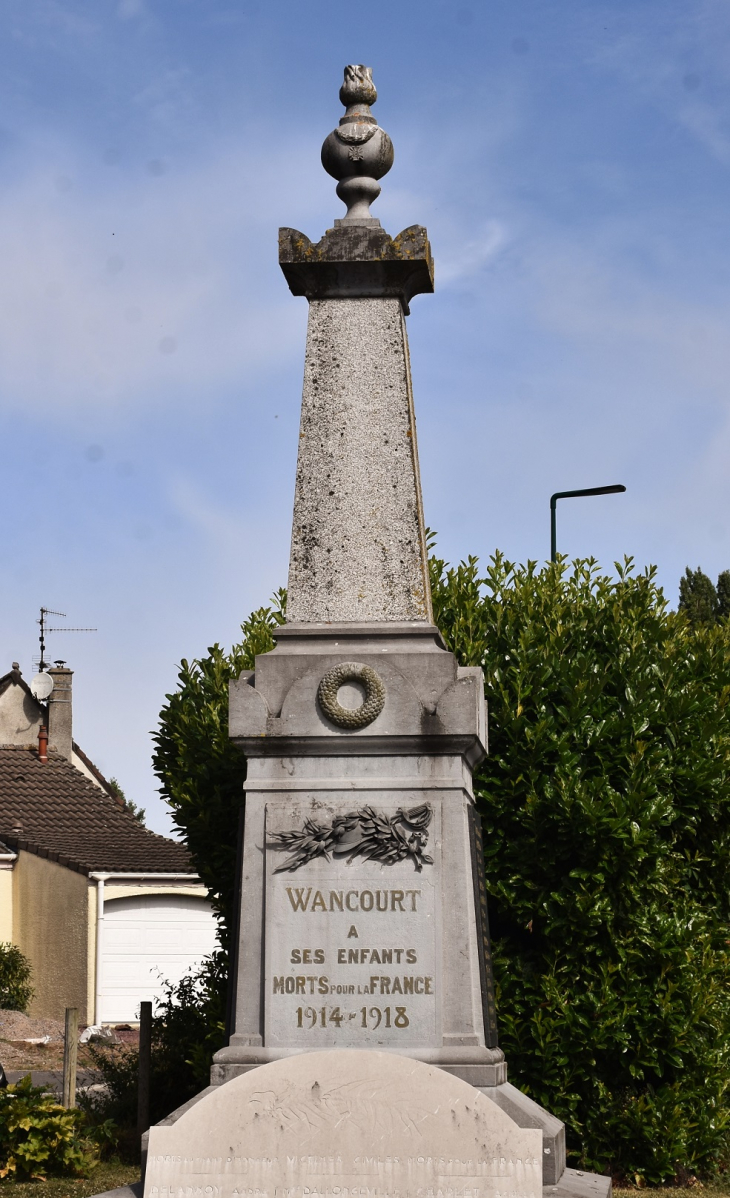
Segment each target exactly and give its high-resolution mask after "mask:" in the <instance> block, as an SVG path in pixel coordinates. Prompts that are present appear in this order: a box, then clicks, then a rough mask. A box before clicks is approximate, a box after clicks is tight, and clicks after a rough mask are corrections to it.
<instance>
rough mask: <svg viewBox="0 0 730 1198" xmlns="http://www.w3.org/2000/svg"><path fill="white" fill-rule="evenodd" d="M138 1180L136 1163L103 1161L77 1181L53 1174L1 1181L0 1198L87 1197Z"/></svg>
mask: <svg viewBox="0 0 730 1198" xmlns="http://www.w3.org/2000/svg"><path fill="white" fill-rule="evenodd" d="M132 1181H139V1165H120V1164H119V1162H113V1161H106V1162H105V1163H104V1164H103V1165H97V1166H96V1168H95V1169H92V1171H91V1173H90V1174H89V1176H88V1177H85V1178H84V1179H83V1180H82V1181H76V1180H75V1179H73V1178H68V1177H53V1178H50V1179H49V1180H48V1181H22V1182H20V1181H3V1182H0V1196H1V1198H90V1196H91V1195H92V1194H103V1193H104V1191H105V1190H115V1189H116V1188H117V1186H126V1185H129V1183H130V1182H132Z"/></svg>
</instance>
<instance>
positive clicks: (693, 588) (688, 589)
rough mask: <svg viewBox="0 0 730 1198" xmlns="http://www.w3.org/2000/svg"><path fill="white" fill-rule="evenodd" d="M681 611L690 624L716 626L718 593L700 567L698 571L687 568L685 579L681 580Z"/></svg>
mask: <svg viewBox="0 0 730 1198" xmlns="http://www.w3.org/2000/svg"><path fill="white" fill-rule="evenodd" d="M720 577H722V575H721V576H720ZM679 610H680V611H683V612H684V614H685V615H686V617H687V619H688V620H689V622H690V624H695V625H696V624H714V623H715V621H716V619H717V615H718V596H717V591H716V590H715V587H714V586H713V584H712V580H711V579H709V578H708V577H707V575H706V574H703V572H702V570H701V569H700V568H699V566H698V567H697V569H696V570H690V568H689V566H687V569H686V570H685V572H684V578H680V580H679Z"/></svg>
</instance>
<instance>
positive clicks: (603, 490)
mask: <svg viewBox="0 0 730 1198" xmlns="http://www.w3.org/2000/svg"><path fill="white" fill-rule="evenodd" d="M625 490H626V487H623V486H622V485H621V483H615V484H614V485H613V486H611V487H584V488H583V490H582V491H556V492H555V494H554V495H551V496H550V561H551V562H554V561H555V560H556V559H557V556H558V550H557V545H556V533H555V510H556V508H557V505H558V500H559V499H578V498H580V497H581V496H582V495H620V494H621V493H622V492H623V491H625Z"/></svg>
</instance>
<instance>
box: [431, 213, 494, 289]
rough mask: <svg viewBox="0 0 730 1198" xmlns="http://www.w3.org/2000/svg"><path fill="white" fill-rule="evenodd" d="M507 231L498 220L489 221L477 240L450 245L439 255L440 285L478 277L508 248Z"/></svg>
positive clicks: (472, 239) (471, 239)
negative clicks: (475, 275)
mask: <svg viewBox="0 0 730 1198" xmlns="http://www.w3.org/2000/svg"><path fill="white" fill-rule="evenodd" d="M507 241H508V238H507V231H506V228H505V226H504V225H503V224H502V223H501V221H498V220H488V221H486V222H485V224H484V225H483V226H482V228H481V229H480V231H479V233H478V234H477V236H476V237H473V238H470V239H469V240H468V241H464V242H462V243H461V244H458V243H457V244H453V243H452V244H448V243H447V244H446V245H445V246H444V247H443V249H442V251H441V254H440V255H439V263H438V281H439V284H444V285H445V286H448V285H449V284H452V283H457V282H460V281H461V280H462V279H464V278H467V277H469V276H470V275H474V274H477V273H478V271H480V270H482V268H483V267H484V266H486V265H487V264H488V263H490V262H491V261H493V259H494V258H495V257H496V256H497V254H498V253H499V252H500V250H502V249H503V248H504V247H505V245H506V244H507Z"/></svg>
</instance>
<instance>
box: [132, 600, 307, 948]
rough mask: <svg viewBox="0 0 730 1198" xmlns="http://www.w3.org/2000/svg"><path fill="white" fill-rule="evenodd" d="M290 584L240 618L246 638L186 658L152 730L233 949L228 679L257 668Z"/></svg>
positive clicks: (239, 774)
mask: <svg viewBox="0 0 730 1198" xmlns="http://www.w3.org/2000/svg"><path fill="white" fill-rule="evenodd" d="M285 607H286V592H285V591H283V590H279V591H277V592H276V594H275V595H274V596H273V598H272V606H271V607H261V608H259V610H258V611H255V612H253V613H252V614H251V616H249V618H248V620H246V621H245V623H244V624H243V625H242V628H241V632H242V634H243V638H242V640H241V641H240V642H239V644H237V645H234V646H233V648H232V649H231V651H230V653H225V652H224V650H223V649H222V648H221V646H220V645H218V644H215V645H212V646H211V648H209V650H208V656H207V657H202V658H200V659H199V660H196V661H193V662H187V661H186V660H184V659H183V661H182V662H181V666H180V672H179V674H178V678H179V680H180V686H179V688H178V690H177V691H175V693H174V694H171V695H166V696H165V698H166V699H167V703H166V705H165V706H164V707H163V708H162V711H161V712H160V725H159V728H158V730H157V732H156V733H155V735H154V745H155V749H154V754H153V759H152V760H153V765H154V769H155V773H156V774H157V776H158V778H159V779H160V782H161V783H162V785H161V787H160V793H161V794H162V795H163V797H164V798H165V799H166V800H167V803H168V805H169V807H170V809H171V811H172V816H173V820H174V823H175V826H176V827H177V828H179V830H180V831H181V832H182V834H183V838H184V840H185V843H186V844H187V846H188V848H189V850H190V854H191V856H192V858H193V862H194V864H195V868H196V869H197V871H198V873H199V875H200V877H201V879H202V881H203V882H204V883H205V885H206V887H207V889H208V894H209V896H210V899H211V902H212V904H213V907H214V910H215V911H216V913H217V915H218V920H219V938H220V942H221V946H222V948H223V949H224V951H226V952H227V950H228V943H229V934H230V928H231V926H232V922H233V917H234V915H235V912H234V910H233V907H234V884H235V876H236V847H237V841H238V836H237V832H238V819H239V812H242V810H243V804H244V794H243V783H244V781H245V778H246V763H245V759H244V757H243V756H242V754H241V753H240V752H239V750H238V749H235V748H234V747H233V745H232V744H231V742H230V740H229V737H228V684H229V682H230V681H231V679H233V678H238V676H239V674H240V673H241V670H251V669H253V666H254V659H255V657H256V654H257V653H267V652H268V651H269V650H270V649H273V647H274V637H273V633H274V630H275V629H276V628H278V627H279V625H281V624H283V623H284V620H285V615H284V612H285Z"/></svg>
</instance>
